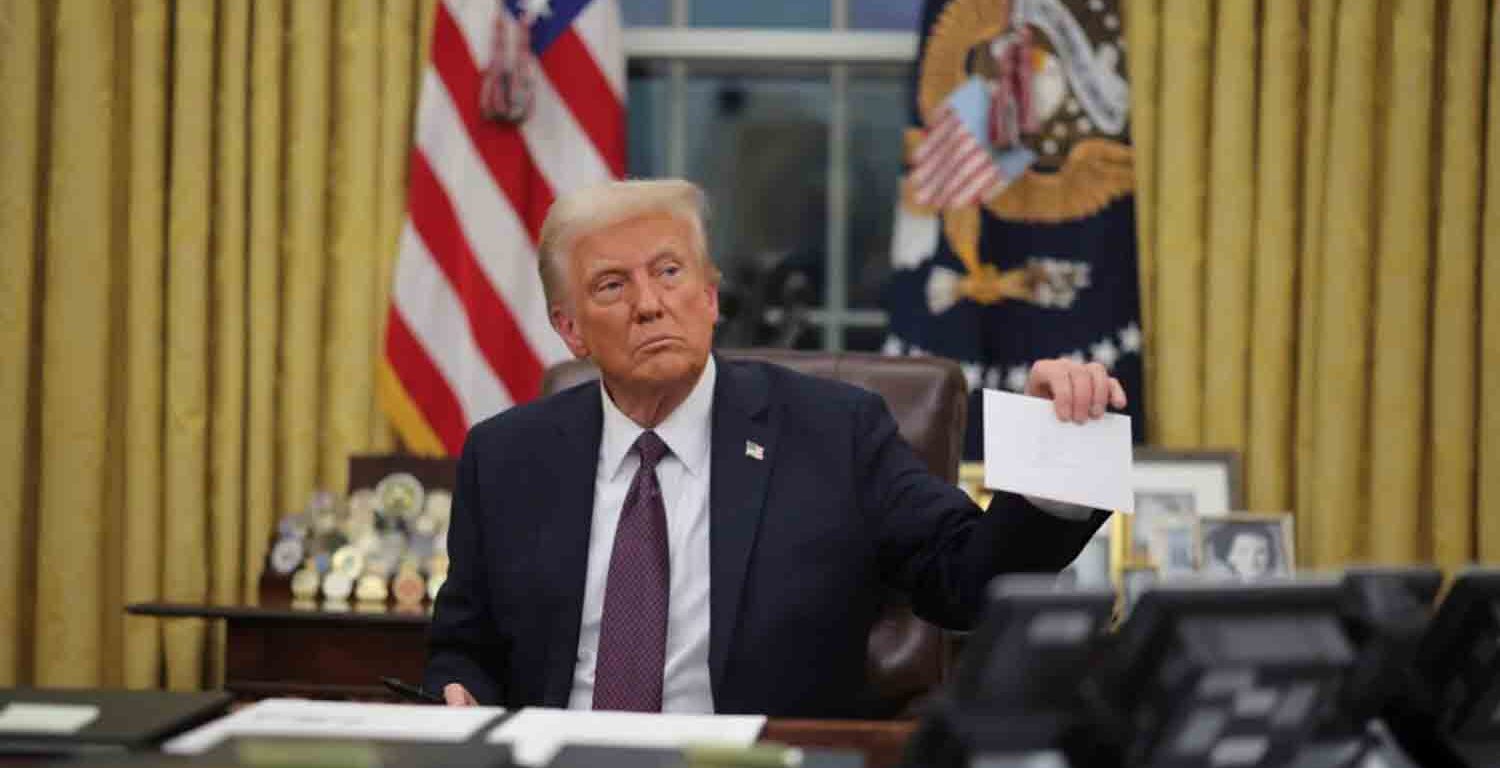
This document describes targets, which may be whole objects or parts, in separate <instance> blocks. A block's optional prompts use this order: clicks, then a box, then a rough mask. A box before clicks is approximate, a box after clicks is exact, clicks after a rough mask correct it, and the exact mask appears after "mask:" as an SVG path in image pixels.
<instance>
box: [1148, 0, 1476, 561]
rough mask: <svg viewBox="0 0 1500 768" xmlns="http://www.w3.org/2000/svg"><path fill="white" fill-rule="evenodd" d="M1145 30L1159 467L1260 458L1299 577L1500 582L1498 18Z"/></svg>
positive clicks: (1249, 18)
mask: <svg viewBox="0 0 1500 768" xmlns="http://www.w3.org/2000/svg"><path fill="white" fill-rule="evenodd" d="M1128 13H1129V15H1128V17H1127V24H1128V35H1127V45H1128V55H1129V67H1130V76H1131V81H1132V87H1133V94H1134V98H1133V102H1134V103H1133V109H1134V115H1135V118H1134V120H1135V122H1134V128H1133V133H1134V140H1135V147H1136V153H1137V155H1136V157H1137V161H1136V173H1137V184H1138V195H1137V211H1138V232H1139V239H1140V250H1141V261H1142V267H1141V288H1142V299H1143V305H1144V308H1143V314H1144V315H1145V323H1146V336H1147V341H1148V347H1147V349H1148V355H1149V356H1148V358H1147V376H1148V382H1149V384H1148V392H1147V395H1148V408H1150V410H1151V412H1150V417H1149V421H1148V423H1149V427H1150V431H1151V433H1152V434H1151V440H1152V442H1153V443H1157V444H1160V445H1163V446H1169V447H1175V448H1194V447H1228V448H1233V449H1236V450H1238V451H1239V452H1240V453H1241V455H1242V456H1243V457H1244V458H1245V469H1246V473H1245V478H1246V490H1247V499H1248V505H1249V506H1250V507H1251V508H1252V509H1255V510H1263V511H1275V510H1294V511H1295V512H1296V515H1297V534H1298V542H1299V546H1298V550H1299V552H1298V554H1299V561H1300V564H1301V565H1303V566H1336V565H1339V564H1344V563H1348V562H1353V561H1378V562H1388V563H1404V562H1424V561H1431V562H1436V563H1438V564H1440V565H1443V566H1455V565H1459V564H1462V563H1467V562H1471V561H1475V560H1488V561H1496V560H1500V518H1496V517H1495V515H1494V514H1493V511H1494V510H1496V509H1500V12H1497V11H1496V10H1495V8H1494V6H1493V4H1492V3H1490V2H1487V1H1486V0H1214V1H1213V2H1203V0H1129V2H1128ZM1481 510H1490V511H1491V512H1492V514H1490V515H1488V516H1486V515H1483V514H1481Z"/></svg>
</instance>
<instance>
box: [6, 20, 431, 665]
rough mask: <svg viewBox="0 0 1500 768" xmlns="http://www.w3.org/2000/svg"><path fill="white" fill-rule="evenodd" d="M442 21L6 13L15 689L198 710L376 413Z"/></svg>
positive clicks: (387, 439)
mask: <svg viewBox="0 0 1500 768" xmlns="http://www.w3.org/2000/svg"><path fill="white" fill-rule="evenodd" d="M430 7H431V0H341V1H340V2H332V1H330V2H302V1H301V0H296V1H293V0H253V1H252V0H194V1H193V2H182V1H181V0H179V1H178V2H170V1H169V0H131V1H129V2H117V3H99V2H93V0H56V2H41V0H20V2H4V3H0V104H4V105H5V108H4V109H0V357H3V359H4V360H5V361H6V363H5V365H0V412H3V413H6V414H8V416H7V417H5V418H4V419H0V606H3V609H0V685H16V684H38V685H80V686H82V685H128V686H131V687H152V686H157V685H160V684H162V683H169V684H170V685H171V686H172V687H175V688H193V687H197V686H199V685H201V684H203V683H204V682H205V680H206V677H205V676H206V675H211V674H212V668H211V667H210V666H208V665H207V663H206V659H208V658H210V657H212V656H215V655H216V654H212V653H209V654H206V653H205V652H204V651H205V649H212V648H213V640H212V638H211V637H210V636H209V635H208V634H207V632H206V629H205V627H204V626H202V625H201V624H197V623H193V622H168V623H165V624H163V623H161V622H157V621H154V620H148V619H139V618H126V617H125V615H124V611H123V607H124V605H125V604H126V603H130V602H136V601H145V600H177V601H188V602H202V601H205V600H219V601H236V600H253V599H254V597H255V584H256V580H257V579H258V577H259V573H260V567H261V563H262V561H263V558H264V552H265V548H266V545H267V543H268V541H269V538H270V536H271V533H272V528H273V524H274V523H273V521H274V519H275V518H277V517H279V516H280V513H281V512H283V511H286V510H289V509H294V508H297V507H299V506H301V505H302V504H303V503H305V501H306V499H307V496H308V494H309V493H310V492H311V491H312V490H313V489H314V488H316V487H327V488H335V489H342V487H343V484H344V469H345V457H347V456H348V454H350V453H352V452H357V451H362V450H385V449H389V448H390V447H391V446H392V445H393V438H392V435H391V432H390V428H389V426H388V425H387V424H386V423H385V421H384V418H383V417H382V416H381V415H380V410H379V408H378V406H377V404H376V402H375V396H374V394H373V392H374V371H375V369H376V366H375V363H376V361H377V359H378V357H377V356H378V353H379V339H380V338H381V335H382V334H381V331H382V322H383V316H384V307H385V296H386V282H387V280H388V276H389V275H390V272H391V267H390V262H391V260H392V259H393V258H394V255H395V243H396V234H397V232H398V231H399V228H400V222H401V217H402V211H403V207H404V190H405V179H406V162H407V152H408V149H409V146H410V144H409V141H410V138H409V137H410V135H411V130H410V129H411V125H410V121H411V114H412V110H413V106H414V100H415V88H416V83H417V82H418V78H417V73H418V72H419V68H420V64H421V61H422V59H421V58H420V56H421V54H422V53H423V51H424V50H425V48H424V46H423V45H422V42H421V40H422V35H423V34H424V24H423V19H424V18H425V17H426V16H427V15H428V13H427V11H428V10H429V9H430Z"/></svg>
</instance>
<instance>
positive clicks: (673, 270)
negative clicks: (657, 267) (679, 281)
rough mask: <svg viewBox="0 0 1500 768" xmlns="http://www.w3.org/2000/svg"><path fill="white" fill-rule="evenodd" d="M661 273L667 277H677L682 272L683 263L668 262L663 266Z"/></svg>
mask: <svg viewBox="0 0 1500 768" xmlns="http://www.w3.org/2000/svg"><path fill="white" fill-rule="evenodd" d="M661 273H662V275H663V276H665V277H676V276H678V275H680V274H682V265H680V264H668V265H666V266H665V267H662V268H661Z"/></svg>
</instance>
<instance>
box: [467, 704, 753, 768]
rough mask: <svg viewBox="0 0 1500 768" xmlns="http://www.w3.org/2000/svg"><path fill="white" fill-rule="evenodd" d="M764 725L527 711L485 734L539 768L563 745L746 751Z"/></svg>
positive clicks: (734, 719) (730, 718)
mask: <svg viewBox="0 0 1500 768" xmlns="http://www.w3.org/2000/svg"><path fill="white" fill-rule="evenodd" d="M765 725H766V718H765V717H764V716H760V715H658V714H644V713H637V712H580V711H569V710H564V709H536V708H527V709H523V710H521V711H520V712H517V713H516V714H515V715H514V716H512V717H511V718H510V719H509V720H506V721H505V722H504V723H501V724H500V727H498V728H496V729H495V730H493V731H491V732H490V735H489V738H488V741H489V742H490V743H491V744H509V745H510V747H511V759H512V760H514V761H515V762H516V763H518V764H520V765H526V766H540V765H546V764H547V763H549V762H551V761H552V758H553V756H555V755H556V754H557V752H558V750H560V749H562V747H563V746H564V745H567V744H580V745H591V746H607V747H656V748H662V749H678V748H681V747H685V746H696V745H708V744H713V745H722V746H727V747H748V746H750V745H751V744H753V743H755V740H756V739H757V738H759V736H760V731H761V729H762V728H764V727H765Z"/></svg>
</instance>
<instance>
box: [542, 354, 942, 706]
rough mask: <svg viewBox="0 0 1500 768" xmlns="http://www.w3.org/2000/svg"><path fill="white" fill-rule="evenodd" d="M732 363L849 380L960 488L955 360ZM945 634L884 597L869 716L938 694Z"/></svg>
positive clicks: (568, 368) (581, 375) (584, 372)
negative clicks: (878, 401) (874, 398)
mask: <svg viewBox="0 0 1500 768" xmlns="http://www.w3.org/2000/svg"><path fill="white" fill-rule="evenodd" d="M719 354H720V355H721V356H723V357H724V358H727V359H730V360H764V361H766V362H770V363H775V364H777V365H782V366H786V367H787V368H791V369H793V370H797V371H801V372H803V373H808V374H811V375H814V376H821V377H823V378H827V379H835V380H837V381H845V382H849V383H851V384H855V385H858V386H860V387H864V388H865V389H868V390H870V391H872V392H875V393H877V394H879V395H880V396H881V397H884V398H885V401H886V404H887V405H888V406H890V409H891V413H892V415H893V416H895V418H896V424H897V426H898V427H899V428H900V430H901V436H902V437H904V438H906V441H907V442H908V443H910V444H911V446H912V448H913V449H915V450H916V452H917V455H919V456H921V457H922V459H923V460H924V461H926V462H927V467H928V469H930V470H931V471H932V473H933V474H935V475H937V476H938V477H940V478H942V479H944V480H947V481H948V482H950V483H951V482H956V481H957V479H958V462H959V459H960V457H961V456H962V451H963V445H962V443H963V434H964V415H965V411H966V409H967V405H968V390H967V387H966V385H965V383H964V377H963V372H962V371H961V370H960V369H959V367H958V365H957V364H956V363H954V362H952V361H950V360H942V359H938V358H930V357H885V356H882V355H874V354H861V353H824V352H795V351H791V350H784V349H743V350H725V351H721V352H720V353H719ZM598 375H599V372H598V369H596V368H595V367H594V365H593V364H592V363H590V362H587V361H580V360H573V361H569V362H565V363H561V364H559V365H556V366H553V367H552V368H551V369H549V370H548V371H547V373H546V376H545V377H544V378H543V380H542V393H543V394H550V393H553V392H557V391H559V390H562V389H566V388H568V387H571V386H573V385H575V384H580V383H582V382H585V381H589V380H592V379H595V378H597V377H598ZM952 655H953V654H952V652H951V650H950V644H949V643H948V642H947V638H946V637H945V636H944V633H943V631H942V630H940V629H938V628H937V627H935V626H933V625H931V624H928V623H927V622H925V621H923V620H921V619H919V618H917V617H916V616H915V615H914V614H913V613H912V612H911V605H910V603H909V601H908V600H907V599H906V598H905V596H903V595H901V594H899V593H896V592H895V591H892V592H890V593H888V594H887V596H886V603H885V607H884V608H883V610H882V612H881V617H880V619H879V620H878V621H877V622H876V623H875V626H874V627H873V628H871V630H870V644H869V655H868V660H867V662H866V666H867V678H868V681H869V686H868V687H869V691H870V693H871V695H872V697H873V701H870V702H868V706H869V715H870V716H871V717H895V716H899V715H910V714H914V709H915V707H916V706H917V705H918V704H920V703H921V701H922V700H923V699H924V698H925V696H926V694H928V693H929V692H930V691H933V690H935V689H936V688H937V686H938V684H939V683H941V682H942V681H943V679H944V678H945V677H946V676H947V674H948V671H949V667H950V666H951V664H952Z"/></svg>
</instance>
